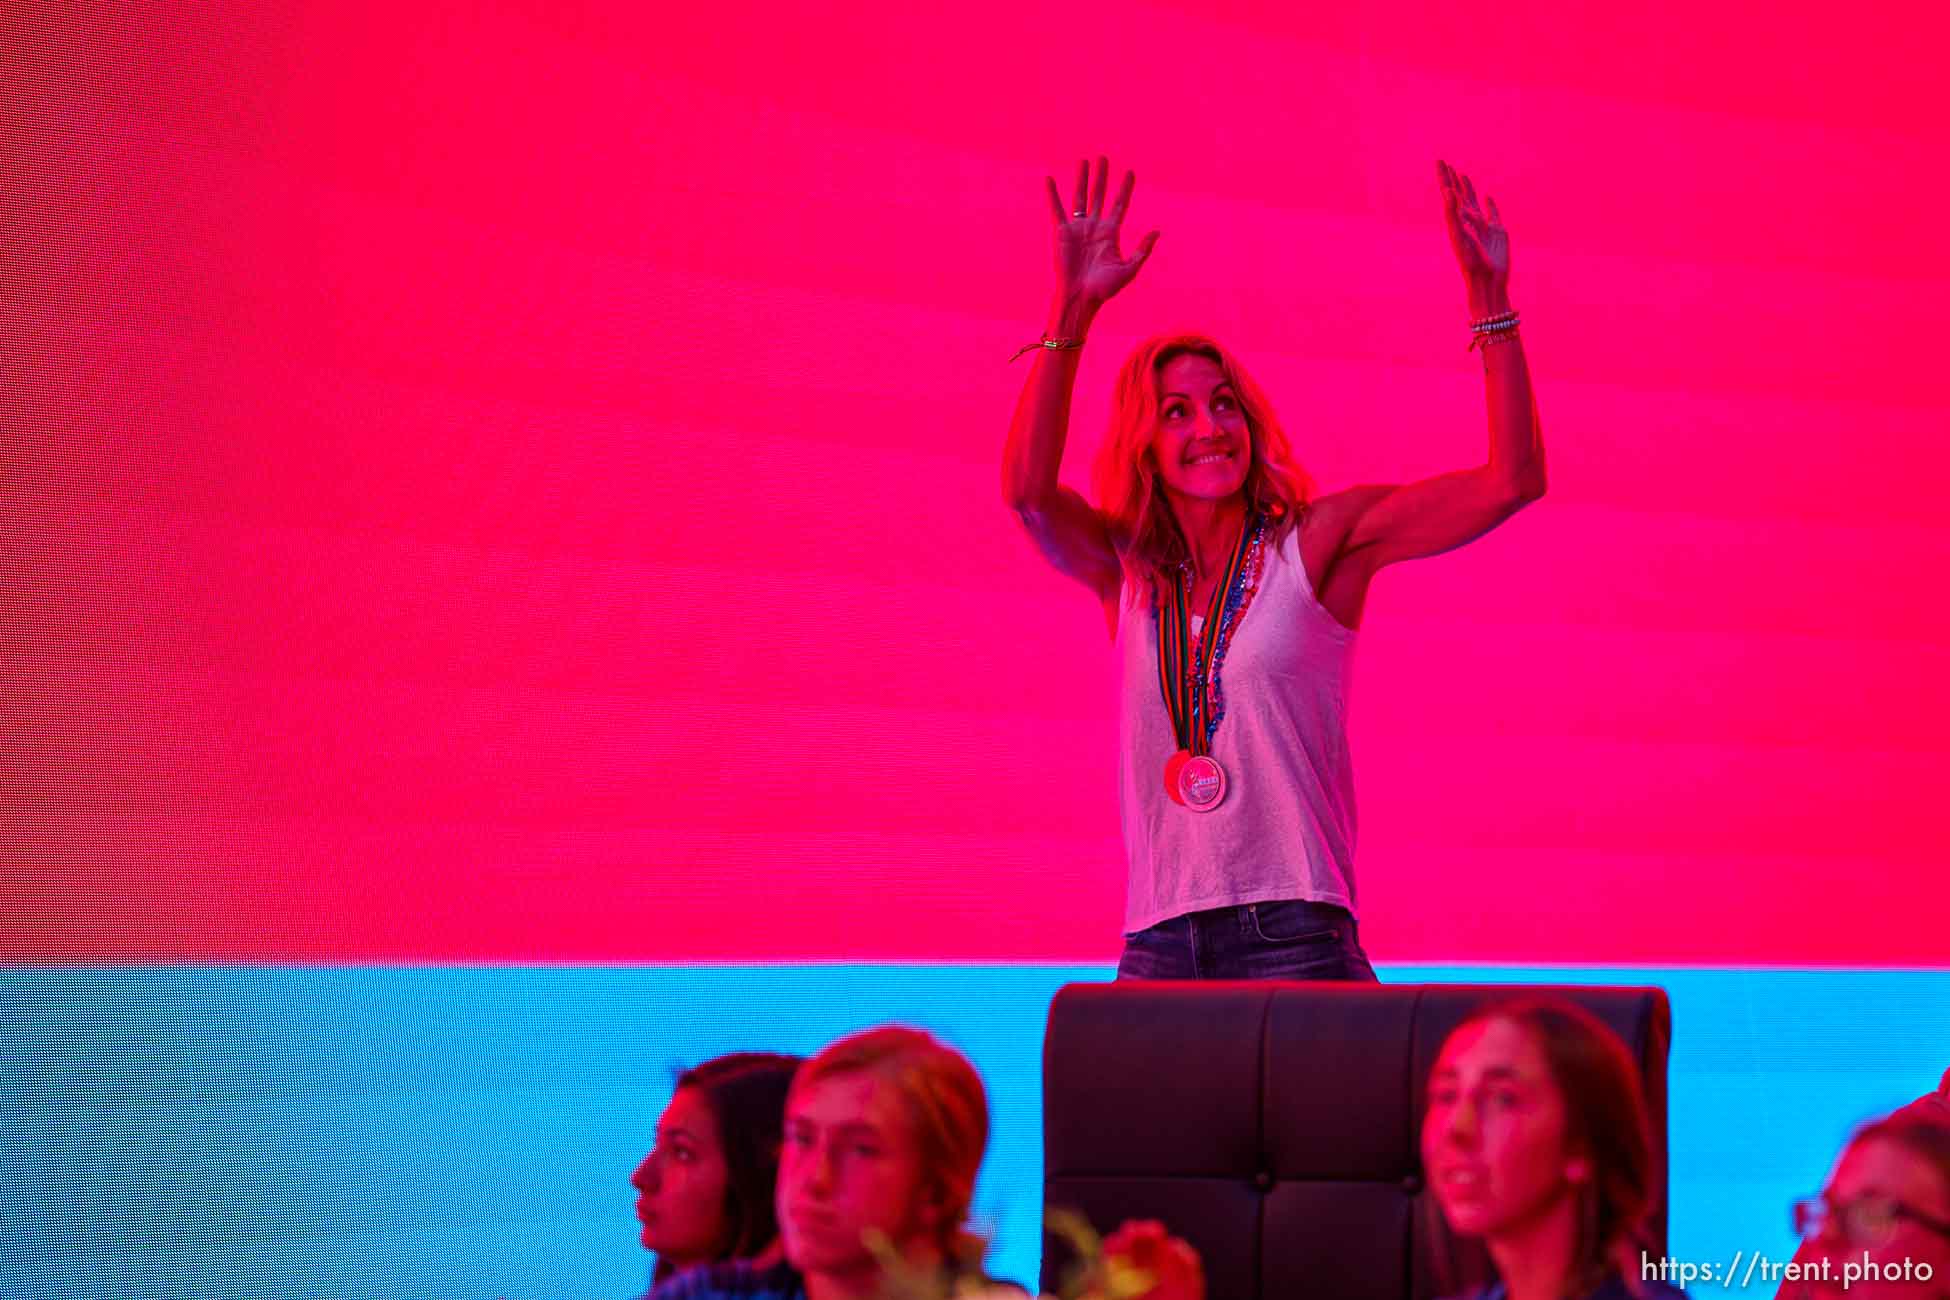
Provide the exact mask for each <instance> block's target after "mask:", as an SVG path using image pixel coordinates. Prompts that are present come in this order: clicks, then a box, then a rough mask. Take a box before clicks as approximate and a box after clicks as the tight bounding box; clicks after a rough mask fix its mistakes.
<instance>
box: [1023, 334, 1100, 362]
mask: <svg viewBox="0 0 1950 1300" xmlns="http://www.w3.org/2000/svg"><path fill="white" fill-rule="evenodd" d="M1082 346H1083V340H1082V339H1053V338H1051V337H1050V336H1049V335H1047V334H1045V335H1043V337H1042V338H1041V339H1039V340H1037V341H1036V342H1034V343H1025V344H1023V345H1022V346H1021V347H1019V348H1017V349H1016V356H1015V357H1010V358H1009V360H1011V361H1014V360H1015V359H1016V357H1019V356H1021V355H1022V354H1023V353H1025V352H1034V351H1035V350H1036V349H1037V348H1048V349H1049V350H1050V351H1052V352H1070V351H1074V350H1075V349H1077V348H1080V347H1082Z"/></svg>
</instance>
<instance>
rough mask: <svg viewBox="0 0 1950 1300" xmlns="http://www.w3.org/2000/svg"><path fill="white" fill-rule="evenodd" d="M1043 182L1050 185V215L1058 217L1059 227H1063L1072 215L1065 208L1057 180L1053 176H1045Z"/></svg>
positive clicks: (1057, 223)
mask: <svg viewBox="0 0 1950 1300" xmlns="http://www.w3.org/2000/svg"><path fill="white" fill-rule="evenodd" d="M1043 184H1044V185H1046V186H1048V187H1049V210H1050V215H1051V216H1053V217H1055V218H1056V225H1057V228H1058V229H1061V228H1062V226H1063V223H1064V222H1065V221H1067V220H1069V217H1070V214H1069V213H1067V212H1065V211H1064V210H1063V196H1062V195H1061V194H1058V193H1057V192H1056V181H1055V180H1054V179H1053V178H1051V177H1048V176H1045V177H1043Z"/></svg>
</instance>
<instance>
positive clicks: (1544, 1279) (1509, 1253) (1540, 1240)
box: [1488, 1196, 1578, 1300]
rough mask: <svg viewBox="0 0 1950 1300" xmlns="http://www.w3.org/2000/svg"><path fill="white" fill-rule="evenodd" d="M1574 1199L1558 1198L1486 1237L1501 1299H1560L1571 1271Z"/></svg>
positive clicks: (1574, 1245)
mask: <svg viewBox="0 0 1950 1300" xmlns="http://www.w3.org/2000/svg"><path fill="white" fill-rule="evenodd" d="M1577 1208H1578V1207H1577V1201H1576V1199H1575V1198H1573V1197H1569V1196H1566V1197H1562V1198H1560V1199H1559V1200H1558V1201H1557V1202H1556V1203H1554V1204H1553V1205H1551V1206H1550V1207H1548V1208H1547V1209H1545V1210H1544V1211H1543V1212H1541V1213H1540V1214H1538V1215H1537V1216H1536V1217H1535V1218H1532V1219H1530V1220H1529V1221H1528V1222H1526V1223H1522V1224H1518V1225H1515V1226H1513V1227H1512V1228H1511V1229H1510V1230H1509V1231H1507V1232H1504V1233H1500V1234H1498V1235H1497V1236H1495V1237H1492V1238H1490V1240H1489V1243H1488V1244H1489V1248H1490V1258H1491V1259H1493V1260H1495V1261H1496V1271H1497V1273H1498V1274H1499V1275H1500V1276H1501V1277H1502V1278H1503V1293H1504V1296H1505V1300H1564V1293H1565V1289H1566V1288H1567V1287H1568V1286H1569V1285H1570V1282H1571V1274H1572V1273H1573V1271H1574V1270H1575V1267H1576V1260H1575V1259H1574V1258H1573V1256H1574V1255H1575V1254H1576V1251H1577V1240H1578V1230H1577Z"/></svg>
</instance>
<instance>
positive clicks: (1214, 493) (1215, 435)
mask: <svg viewBox="0 0 1950 1300" xmlns="http://www.w3.org/2000/svg"><path fill="white" fill-rule="evenodd" d="M1151 453H1152V455H1153V456H1154V457H1155V458H1156V460H1157V464H1158V475H1159V477H1160V478H1161V479H1162V480H1163V482H1164V485H1165V488H1166V489H1167V490H1168V491H1169V492H1170V493H1172V494H1173V495H1176V496H1180V497H1196V498H1201V499H1204V500H1210V501H1223V500H1225V499H1226V498H1228V497H1231V496H1233V495H1235V494H1237V493H1238V492H1239V490H1240V489H1241V488H1242V487H1244V486H1245V483H1246V471H1247V470H1249V469H1250V468H1252V433H1251V431H1250V430H1249V429H1248V428H1247V426H1246V412H1245V408H1244V407H1242V406H1241V405H1240V403H1239V394H1238V393H1237V392H1235V391H1234V390H1233V387H1232V383H1231V381H1230V380H1228V379H1227V378H1226V374H1225V371H1224V370H1222V369H1220V368H1219V363H1218V362H1216V361H1214V360H1212V358H1210V357H1208V356H1204V355H1202V354H1200V353H1196V352H1181V353H1179V354H1178V355H1177V356H1175V357H1172V358H1171V359H1170V360H1169V361H1167V362H1165V364H1164V365H1163V366H1162V367H1160V368H1159V371H1158V425H1157V429H1156V431H1155V432H1153V434H1152V436H1151Z"/></svg>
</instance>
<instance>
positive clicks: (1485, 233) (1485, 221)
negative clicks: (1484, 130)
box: [1435, 160, 1510, 310]
mask: <svg viewBox="0 0 1950 1300" xmlns="http://www.w3.org/2000/svg"><path fill="white" fill-rule="evenodd" d="M1435 172H1436V179H1437V180H1438V181H1440V182H1441V184H1442V212H1443V216H1444V218H1445V219H1446V220H1447V223H1448V227H1449V245H1450V247H1452V248H1454V249H1455V250H1456V262H1457V263H1458V264H1459V265H1460V266H1461V267H1462V273H1463V278H1464V279H1465V280H1466V281H1468V282H1469V300H1470V305H1471V308H1472V309H1478V308H1483V307H1493V306H1494V305H1495V303H1496V302H1497V301H1498V300H1503V301H1506V302H1507V300H1508V294H1509V286H1510V232H1509V231H1507V230H1505V229H1504V228H1503V218H1502V216H1501V215H1500V214H1499V213H1498V212H1497V210H1496V200H1495V199H1493V198H1491V197H1489V196H1488V195H1487V194H1486V195H1484V196H1483V198H1482V200H1481V201H1480V202H1479V201H1478V200H1477V198H1476V186H1475V185H1474V184H1473V183H1472V182H1471V181H1470V179H1469V177H1467V176H1465V175H1463V174H1462V173H1461V172H1459V171H1457V170H1456V169H1455V168H1454V167H1451V166H1450V165H1449V164H1448V163H1446V162H1442V161H1440V160H1438V161H1437V162H1436V165H1435ZM1496 310H1502V308H1500V307H1497V308H1496Z"/></svg>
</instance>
